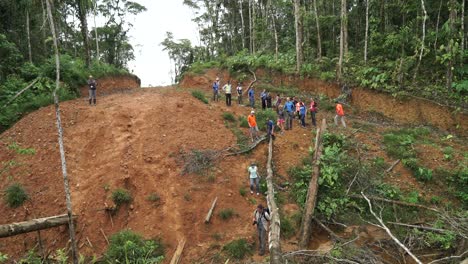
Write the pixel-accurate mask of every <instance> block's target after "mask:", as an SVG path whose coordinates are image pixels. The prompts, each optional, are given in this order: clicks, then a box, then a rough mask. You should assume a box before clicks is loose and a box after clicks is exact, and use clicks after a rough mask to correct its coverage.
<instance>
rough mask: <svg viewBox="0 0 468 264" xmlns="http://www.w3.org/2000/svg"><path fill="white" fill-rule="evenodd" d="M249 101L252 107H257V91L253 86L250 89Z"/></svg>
mask: <svg viewBox="0 0 468 264" xmlns="http://www.w3.org/2000/svg"><path fill="white" fill-rule="evenodd" d="M249 102H250V107H252V108H255V91H254V88H253V87H251V88H250V89H249Z"/></svg>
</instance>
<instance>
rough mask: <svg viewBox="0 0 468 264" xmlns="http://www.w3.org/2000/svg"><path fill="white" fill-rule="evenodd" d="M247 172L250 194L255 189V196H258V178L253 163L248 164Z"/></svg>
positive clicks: (256, 169) (255, 166)
mask: <svg viewBox="0 0 468 264" xmlns="http://www.w3.org/2000/svg"><path fill="white" fill-rule="evenodd" d="M247 171H248V172H249V183H250V193H251V194H253V193H254V189H255V190H256V191H257V195H260V180H259V177H258V168H257V165H256V164H255V162H252V163H251V164H250V166H249V167H248V168H247ZM254 187H255V188H254Z"/></svg>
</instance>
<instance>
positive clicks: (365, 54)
mask: <svg viewBox="0 0 468 264" xmlns="http://www.w3.org/2000/svg"><path fill="white" fill-rule="evenodd" d="M368 41H369V0H366V36H365V37H364V63H365V64H367V45H368Z"/></svg>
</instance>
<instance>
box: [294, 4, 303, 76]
mask: <svg viewBox="0 0 468 264" xmlns="http://www.w3.org/2000/svg"><path fill="white" fill-rule="evenodd" d="M294 26H295V28H296V72H297V73H299V72H300V70H301V67H302V61H303V58H302V55H303V52H302V19H301V1H300V0H294Z"/></svg>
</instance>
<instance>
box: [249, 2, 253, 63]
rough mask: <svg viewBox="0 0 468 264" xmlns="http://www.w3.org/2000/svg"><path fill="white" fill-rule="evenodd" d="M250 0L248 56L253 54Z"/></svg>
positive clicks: (250, 5)
mask: <svg viewBox="0 0 468 264" xmlns="http://www.w3.org/2000/svg"><path fill="white" fill-rule="evenodd" d="M252 43H253V42H252V0H249V50H250V54H253V46H252Z"/></svg>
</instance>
